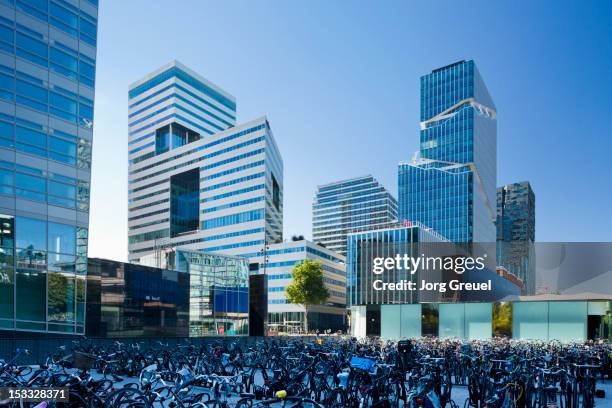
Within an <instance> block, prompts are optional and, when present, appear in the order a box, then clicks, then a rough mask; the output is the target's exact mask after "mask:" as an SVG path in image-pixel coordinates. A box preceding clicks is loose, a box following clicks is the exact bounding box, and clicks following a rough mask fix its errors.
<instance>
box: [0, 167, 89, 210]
mask: <svg viewBox="0 0 612 408" xmlns="http://www.w3.org/2000/svg"><path fill="white" fill-rule="evenodd" d="M47 175H48V173H47V172H46V171H43V170H39V169H35V168H32V167H27V166H22V165H15V164H14V163H9V162H4V161H2V162H0V193H2V194H8V195H16V196H18V197H22V198H26V199H28V200H33V201H40V202H46V203H49V204H52V205H57V206H61V207H67V208H72V209H75V208H77V209H79V210H81V211H88V210H89V183H88V182H86V181H82V180H75V179H72V178H70V177H65V176H60V175H49V178H47V177H46V176H47Z"/></svg>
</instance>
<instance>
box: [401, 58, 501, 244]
mask: <svg viewBox="0 0 612 408" xmlns="http://www.w3.org/2000/svg"><path fill="white" fill-rule="evenodd" d="M496 126H497V125H496V112H495V105H494V104H493V101H492V99H491V97H490V96H489V93H488V91H487V89H486V86H485V84H484V82H483V80H482V78H481V76H480V74H479V72H478V70H477V68H476V65H475V64H474V62H473V61H461V62H458V63H455V64H451V65H448V66H446V67H442V68H439V69H436V70H434V71H432V72H431V73H430V74H428V75H425V76H423V77H421V131H420V150H419V154H418V156H417V157H416V158H415V159H413V160H412V161H411V162H408V163H400V165H399V168H398V187H399V188H398V194H399V197H398V200H399V206H398V215H399V221H400V222H420V223H422V224H424V225H426V226H428V227H430V228H433V229H434V230H435V231H436V232H438V233H440V234H442V235H443V236H444V237H446V238H447V239H448V240H450V241H451V242H495V226H494V223H493V220H494V219H495V212H494V211H495V210H494V207H493V206H494V205H495V183H496V161H497V130H496V129H497V127H496Z"/></svg>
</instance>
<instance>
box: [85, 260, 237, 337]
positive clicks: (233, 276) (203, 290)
mask: <svg viewBox="0 0 612 408" xmlns="http://www.w3.org/2000/svg"><path fill="white" fill-rule="evenodd" d="M163 257H164V259H163V261H162V265H163V268H157V267H153V266H147V265H139V264H130V263H123V262H116V261H109V260H106V259H90V260H89V268H90V270H89V274H88V276H87V283H88V284H87V335H88V336H93V337H155V336H166V337H186V336H189V337H205V336H232V335H248V333H249V324H248V316H249V264H248V262H247V260H246V259H243V258H236V257H229V256H223V255H215V254H205V253H202V252H190V251H181V250H176V251H175V250H166V251H165V252H164V254H163Z"/></svg>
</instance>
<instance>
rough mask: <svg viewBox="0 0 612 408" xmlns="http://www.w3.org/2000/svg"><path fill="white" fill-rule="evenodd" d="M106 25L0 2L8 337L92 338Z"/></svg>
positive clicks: (85, 12)
mask: <svg viewBox="0 0 612 408" xmlns="http://www.w3.org/2000/svg"><path fill="white" fill-rule="evenodd" d="M97 25H98V2H97V0H74V1H62V0H37V1H15V0H8V1H2V2H0V226H1V228H0V263H1V268H0V329H9V330H25V331H33V332H48V333H63V334H83V333H84V323H85V278H86V274H87V239H88V227H89V191H90V179H91V142H92V139H93V110H94V83H95V70H96V44H97Z"/></svg>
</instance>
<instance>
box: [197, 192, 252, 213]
mask: <svg viewBox="0 0 612 408" xmlns="http://www.w3.org/2000/svg"><path fill="white" fill-rule="evenodd" d="M263 199H264V197H263V196H259V197H253V198H248V199H246V200H242V201H235V202H233V203H228V204H224V205H219V206H217V207H210V208H205V209H204V210H202V213H204V214H207V213H211V212H215V211H220V210H225V209H226V208H234V207H239V206H242V205H247V204H252V203H257V202H259V201H263Z"/></svg>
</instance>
